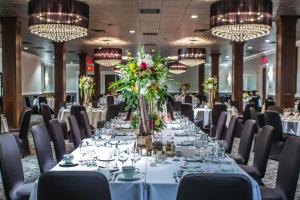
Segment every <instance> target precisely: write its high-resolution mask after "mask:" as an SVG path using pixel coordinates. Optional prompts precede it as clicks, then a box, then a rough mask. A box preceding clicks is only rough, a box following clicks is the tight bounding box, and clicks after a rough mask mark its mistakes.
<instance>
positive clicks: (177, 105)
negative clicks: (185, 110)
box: [174, 101, 182, 111]
mask: <svg viewBox="0 0 300 200" xmlns="http://www.w3.org/2000/svg"><path fill="white" fill-rule="evenodd" d="M181 104H182V102H181V101H175V102H174V111H181Z"/></svg>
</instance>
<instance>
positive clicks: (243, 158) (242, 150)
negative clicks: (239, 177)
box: [229, 119, 256, 165]
mask: <svg viewBox="0 0 300 200" xmlns="http://www.w3.org/2000/svg"><path fill="white" fill-rule="evenodd" d="M255 126H256V125H255V121H254V120H251V119H249V120H247V121H246V123H245V125H244V127H243V130H242V133H241V139H240V144H239V148H238V152H237V153H236V154H229V156H230V157H231V158H233V159H234V160H235V162H237V163H238V164H242V165H247V163H248V161H249V156H250V152H251V147H252V142H253V137H254V132H255Z"/></svg>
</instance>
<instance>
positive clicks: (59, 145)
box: [49, 119, 66, 162]
mask: <svg viewBox="0 0 300 200" xmlns="http://www.w3.org/2000/svg"><path fill="white" fill-rule="evenodd" d="M49 128H50V131H51V135H52V139H53V146H54V151H55V157H56V161H57V162H59V161H61V160H62V159H63V155H64V154H66V145H65V140H64V134H63V130H62V128H61V125H60V123H59V121H58V120H57V119H52V120H50V121H49Z"/></svg>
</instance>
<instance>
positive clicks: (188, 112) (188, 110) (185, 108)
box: [181, 103, 194, 122]
mask: <svg viewBox="0 0 300 200" xmlns="http://www.w3.org/2000/svg"><path fill="white" fill-rule="evenodd" d="M181 114H182V115H184V116H185V117H187V118H189V120H190V121H192V122H193V121H194V111H193V105H192V104H189V103H183V104H181Z"/></svg>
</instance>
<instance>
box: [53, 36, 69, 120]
mask: <svg viewBox="0 0 300 200" xmlns="http://www.w3.org/2000/svg"><path fill="white" fill-rule="evenodd" d="M53 45H54V56H55V58H54V97H55V108H54V112H55V114H57V113H58V111H59V109H60V103H62V102H64V101H65V99H66V54H65V53H66V48H65V43H64V42H53Z"/></svg>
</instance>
